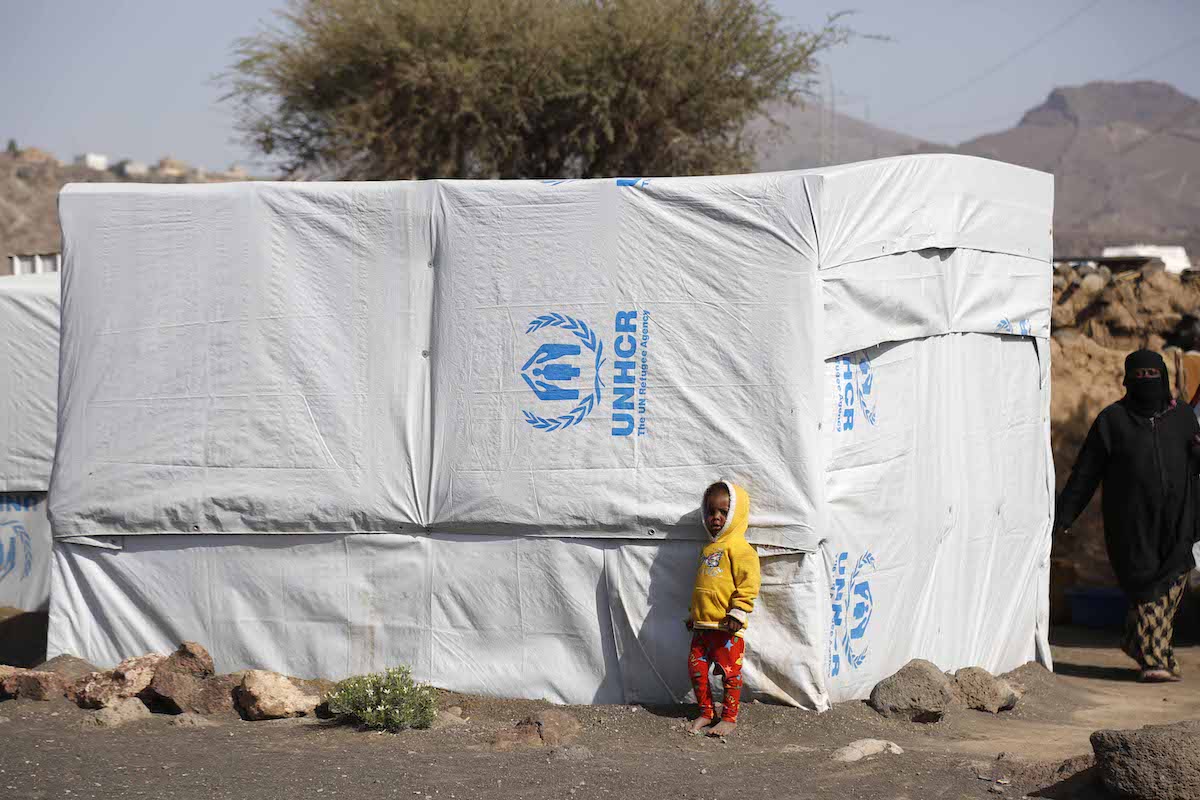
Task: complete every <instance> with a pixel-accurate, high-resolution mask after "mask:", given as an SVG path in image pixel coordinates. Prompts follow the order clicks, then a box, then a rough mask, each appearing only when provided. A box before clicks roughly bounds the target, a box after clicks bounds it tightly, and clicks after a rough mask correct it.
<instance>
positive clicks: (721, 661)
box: [687, 481, 760, 736]
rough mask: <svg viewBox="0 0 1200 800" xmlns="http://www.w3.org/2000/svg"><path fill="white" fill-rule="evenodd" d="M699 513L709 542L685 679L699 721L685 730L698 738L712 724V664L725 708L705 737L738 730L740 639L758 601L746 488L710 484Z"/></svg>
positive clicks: (699, 582) (755, 555)
mask: <svg viewBox="0 0 1200 800" xmlns="http://www.w3.org/2000/svg"><path fill="white" fill-rule="evenodd" d="M702 511H703V514H704V527H705V529H706V530H707V531H708V535H709V537H710V538H711V539H712V541H711V542H709V543H708V544H707V545H705V547H704V550H702V551H701V553H700V567H699V569H698V570H697V572H696V587H695V588H694V589H693V590H692V606H691V609H690V611H689V614H688V621H687V627H688V630H690V631H692V648H691V654H690V656H689V658H688V674H689V675H690V676H691V678H692V688H693V689H694V690H695V692H696V702H697V703H699V705H700V717H699V718H698V719H696V720H694V721H693V722H692V724H691V725H689V726H688V730H689V731H691V732H692V733H700V732H701V731H703V730H704V729H705V728H707V727H708V726H709V725H712V721H713V717H714V712H713V702H712V695H711V693H710V691H709V687H708V673H709V670H710V668H711V664H713V663H715V664H716V665H717V667H718V668H719V669H720V670H721V673H722V675H723V676H724V680H725V704H724V710H723V711H722V713H721V721H720V722H719V723H717V724H716V725H715V726H713V727H712V728H711V729H710V730H709V731H708V733H709V735H711V736H726V735H728V734H730V733H733V731H734V730H735V729H736V728H737V715H738V700H739V698H740V697H741V694H742V654H743V652H744V651H745V647H746V645H745V640H744V639H743V638H742V637H743V635H744V634H745V632H746V622H747V621H748V620H749V618H750V612H751V611H753V610H754V600H755V598H756V597H758V585H759V580H760V578H759V571H758V553H757V552H755V550H754V548H753V547H751V546H750V544H749V542H747V541H746V527H747V524H748V520H749V518H750V495H748V494H747V493H746V490H745V489H743V488H742V487H740V486H737V485H735V484H733V483H730V482H728V481H718V482H717V483H714V484H713V485H712V486H709V487H708V488H707V489H705V490H704V502H703V506H702Z"/></svg>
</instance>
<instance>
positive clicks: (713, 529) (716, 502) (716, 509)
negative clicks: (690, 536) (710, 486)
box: [704, 490, 729, 539]
mask: <svg viewBox="0 0 1200 800" xmlns="http://www.w3.org/2000/svg"><path fill="white" fill-rule="evenodd" d="M728 518H729V492H722V491H720V490H714V491H713V492H712V493H710V494H709V495H708V497H706V498H704V527H705V528H707V529H708V535H709V536H711V537H713V538H714V539H715V538H717V534H718V533H720V532H721V528H724V527H725V520H726V519H728Z"/></svg>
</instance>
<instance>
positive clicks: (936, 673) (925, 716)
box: [868, 658, 954, 722]
mask: <svg viewBox="0 0 1200 800" xmlns="http://www.w3.org/2000/svg"><path fill="white" fill-rule="evenodd" d="M950 687H951V681H950V679H949V678H947V677H946V676H945V675H944V674H943V673H942V671H941V670H939V669H938V668H937V667H936V666H934V665H933V664H931V663H929V662H928V661H925V660H924V659H920V658H917V659H913V660H912V661H910V662H908V663H907V664H905V665H904V666H903V667H901V668H900V671H899V672H897V673H896V674H895V675H892V676H891V677H890V678H884V679H883V680H882V681H880V682H879V683H878V684H876V686H875V688H874V689H873V690H871V699H870V700H869V701H868V702H869V704H870V706H871V708H873V709H875V710H876V711H878V712H879V713H880V714H883V715H884V716H885V717H893V716H895V717H902V718H904V719H909V720H912V721H913V722H937V721H939V720H940V719H941V718H942V717H943V716H945V713H946V709H947V708H948V707H949V706H950V705H952V704H953V703H954V694H953V691H952V689H951V688H950Z"/></svg>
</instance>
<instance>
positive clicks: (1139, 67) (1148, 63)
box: [1113, 36, 1200, 81]
mask: <svg viewBox="0 0 1200 800" xmlns="http://www.w3.org/2000/svg"><path fill="white" fill-rule="evenodd" d="M1196 42H1200V36H1193V37H1192V38H1190V39H1185V40H1183V41H1182V42H1180V43H1179V44H1177V45H1175V46H1174V47H1172V48H1170V49H1168V50H1164V51H1162V52H1161V53H1159V54H1158V55H1156V56H1154V57H1153V58H1149V59H1147V60H1145V61H1143V62H1142V63H1141V64H1138V65H1137V66H1136V67H1133V68H1132V69H1130V70H1127V71H1126V72H1122V73H1121V74H1120V75H1118V76H1117V77H1115V78H1113V80H1116V81H1119V80H1122V79H1124V78H1128V77H1129V76H1130V75H1136V74H1137V73H1139V72H1141V71H1142V70H1144V69H1145V68H1146V67H1151V66H1154V65H1155V64H1157V63H1158V62H1160V61H1163V60H1164V59H1167V58H1170V57H1171V56H1173V55H1175V54H1176V53H1178V52H1179V51H1180V50H1182V49H1183V48H1185V47H1187V46H1188V45H1190V44H1195V43H1196Z"/></svg>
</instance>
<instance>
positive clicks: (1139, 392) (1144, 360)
mask: <svg viewBox="0 0 1200 800" xmlns="http://www.w3.org/2000/svg"><path fill="white" fill-rule="evenodd" d="M1150 370H1154V371H1156V372H1157V375H1153V376H1150V375H1146V374H1142V373H1146V372H1148V371H1150ZM1125 402H1126V404H1127V405H1128V406H1129V407H1130V408H1131V409H1132V410H1133V411H1134V412H1135V413H1136V414H1139V415H1140V416H1143V417H1153V416H1154V415H1155V414H1158V413H1159V412H1161V411H1163V410H1164V409H1165V408H1166V407H1167V404H1168V403H1170V402H1171V385H1170V383H1169V382H1168V380H1167V365H1166V363H1165V362H1164V361H1163V358H1162V356H1160V355H1159V354H1158V353H1155V352H1153V351H1151V350H1135V351H1134V352H1132V353H1130V354H1129V355H1128V356H1126V357H1125Z"/></svg>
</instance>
